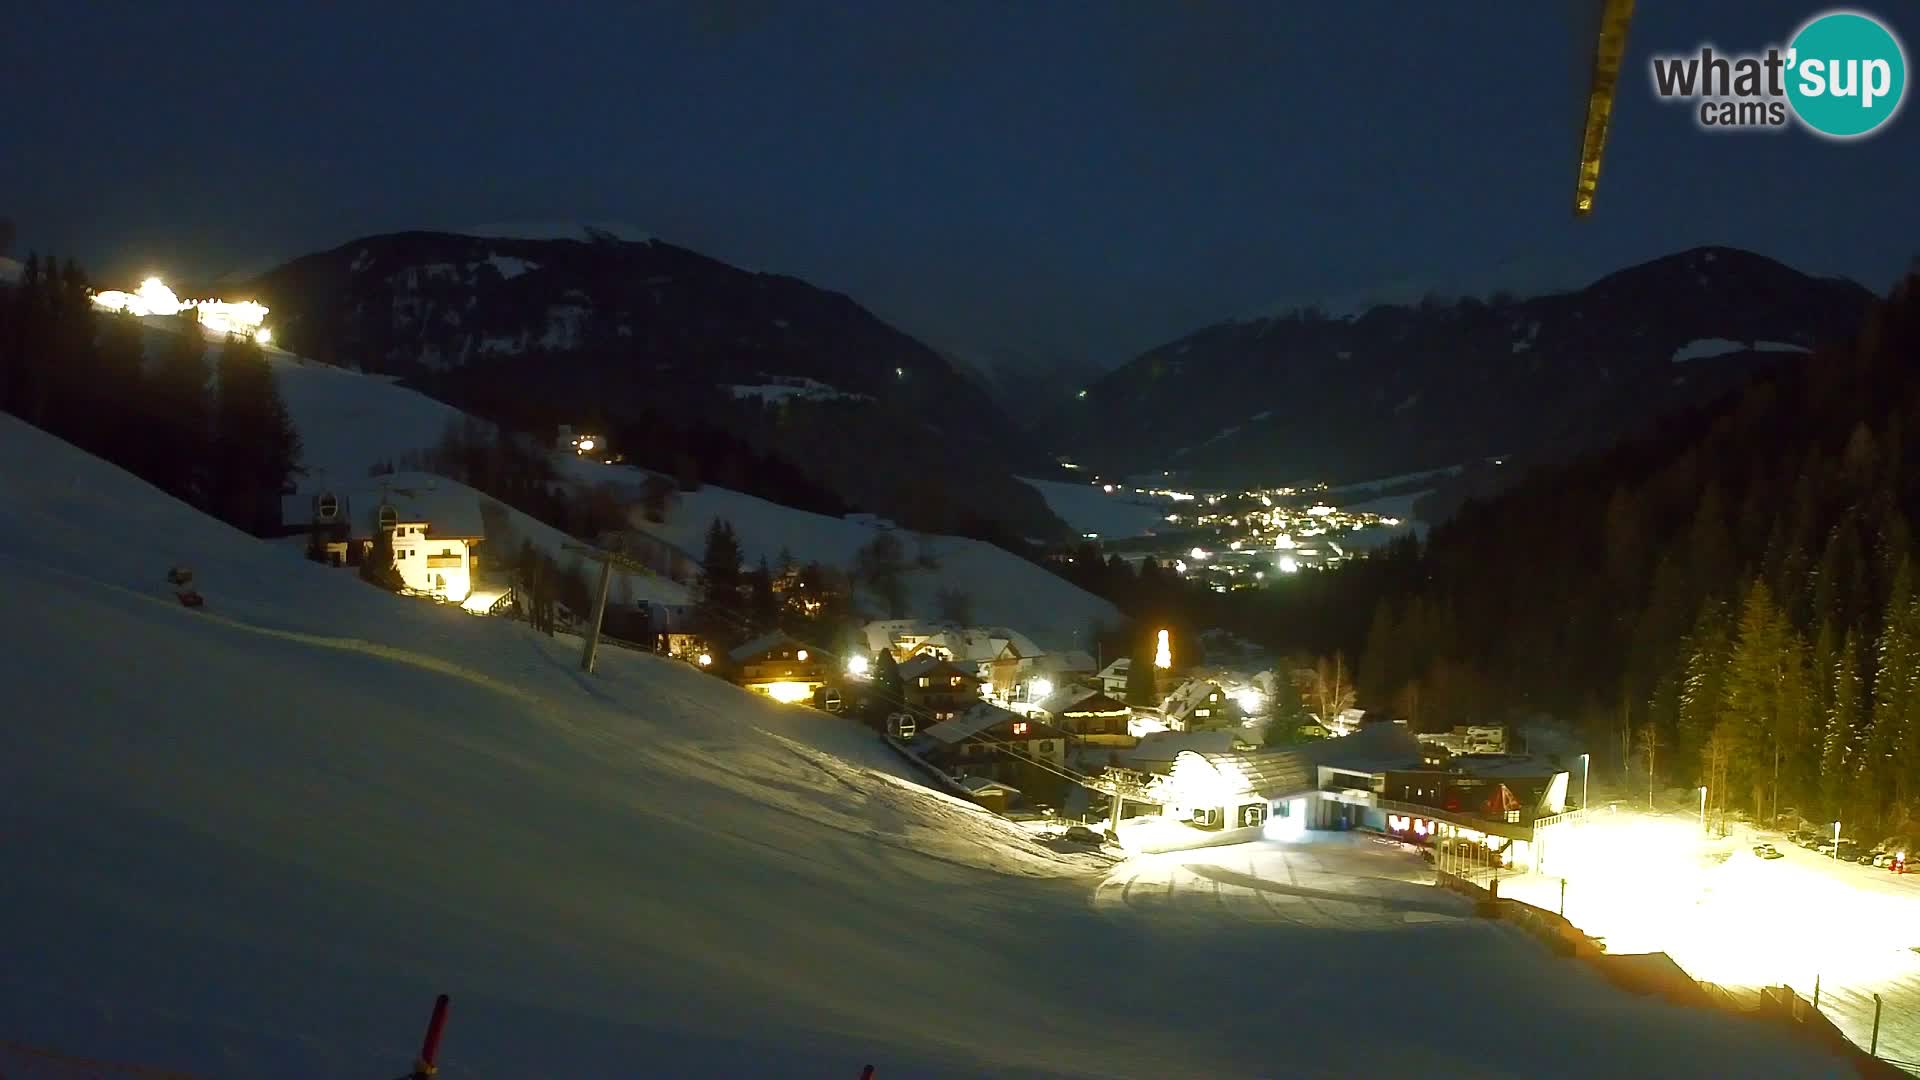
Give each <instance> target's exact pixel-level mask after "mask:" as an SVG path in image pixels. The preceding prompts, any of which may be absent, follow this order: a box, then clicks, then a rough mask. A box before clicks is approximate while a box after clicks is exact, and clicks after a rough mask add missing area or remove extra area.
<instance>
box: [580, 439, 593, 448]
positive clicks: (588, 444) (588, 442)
mask: <svg viewBox="0 0 1920 1080" xmlns="http://www.w3.org/2000/svg"><path fill="white" fill-rule="evenodd" d="M580 449H582V450H591V449H593V440H592V439H581V440H580Z"/></svg>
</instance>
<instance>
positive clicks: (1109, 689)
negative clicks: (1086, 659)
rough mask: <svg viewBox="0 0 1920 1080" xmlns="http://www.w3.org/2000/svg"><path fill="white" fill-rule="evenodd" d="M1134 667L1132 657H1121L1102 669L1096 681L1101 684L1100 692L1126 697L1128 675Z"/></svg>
mask: <svg viewBox="0 0 1920 1080" xmlns="http://www.w3.org/2000/svg"><path fill="white" fill-rule="evenodd" d="M1132 669H1133V660H1132V659H1131V658H1130V657H1125V656H1123V657H1121V658H1120V659H1118V660H1115V661H1114V662H1113V663H1111V664H1108V665H1107V666H1106V667H1103V668H1101V669H1100V672H1099V674H1097V675H1095V676H1094V677H1093V678H1094V681H1095V682H1096V683H1098V684H1099V686H1100V692H1101V693H1103V694H1105V695H1107V696H1108V697H1111V698H1121V699H1123V700H1124V699H1125V698H1126V696H1127V677H1128V675H1129V673H1130V672H1131V671H1132Z"/></svg>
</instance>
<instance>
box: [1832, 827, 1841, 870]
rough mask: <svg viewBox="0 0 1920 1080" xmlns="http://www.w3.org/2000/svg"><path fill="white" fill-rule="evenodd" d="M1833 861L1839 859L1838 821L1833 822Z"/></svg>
mask: <svg viewBox="0 0 1920 1080" xmlns="http://www.w3.org/2000/svg"><path fill="white" fill-rule="evenodd" d="M1833 861H1834V862H1839V861H1840V823H1839V822H1837V821H1836V822H1834V823H1833Z"/></svg>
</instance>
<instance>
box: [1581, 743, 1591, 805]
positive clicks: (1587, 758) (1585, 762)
mask: <svg viewBox="0 0 1920 1080" xmlns="http://www.w3.org/2000/svg"><path fill="white" fill-rule="evenodd" d="M1592 766H1593V755H1592V754H1581V755H1580V809H1582V810H1585V809H1586V808H1587V796H1588V795H1589V794H1590V793H1591V791H1592V789H1591V788H1589V787H1588V786H1587V776H1588V774H1590V773H1592V772H1593V767H1592Z"/></svg>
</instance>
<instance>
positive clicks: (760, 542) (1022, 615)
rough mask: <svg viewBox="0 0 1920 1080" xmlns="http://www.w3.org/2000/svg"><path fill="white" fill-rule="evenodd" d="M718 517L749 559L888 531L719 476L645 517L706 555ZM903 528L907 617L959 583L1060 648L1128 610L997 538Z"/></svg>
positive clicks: (838, 552) (995, 622)
mask: <svg viewBox="0 0 1920 1080" xmlns="http://www.w3.org/2000/svg"><path fill="white" fill-rule="evenodd" d="M587 467H588V468H591V467H592V466H591V465H589V466H587ZM635 482H636V483H637V482H638V481H635ZM715 518H725V519H726V520H727V521H729V522H731V523H732V525H733V528H734V531H735V532H736V533H738V534H739V536H740V548H741V551H742V553H743V554H744V555H745V557H746V559H747V561H748V562H749V563H753V562H756V561H758V560H759V559H762V558H764V559H766V560H767V561H768V562H774V561H776V560H777V559H778V558H779V556H780V553H781V551H782V550H785V551H787V552H790V553H791V554H792V555H793V557H794V558H795V559H798V560H799V561H801V562H803V563H804V562H820V563H824V564H826V565H829V566H837V567H840V568H842V569H846V568H848V567H851V566H852V565H853V562H854V558H855V555H856V553H857V552H858V551H859V550H860V548H862V547H864V546H866V545H867V544H869V543H871V542H872V541H873V538H874V537H875V536H877V535H878V534H879V533H880V532H881V531H882V530H881V529H880V528H879V527H877V526H875V525H874V524H871V523H868V522H864V521H851V520H848V519H846V518H835V517H828V516H826V515H824V514H813V513H808V512H807V511H804V510H795V509H793V508H792V507H788V506H781V505H779V504H778V503H773V502H768V501H767V500H765V499H759V498H755V497H754V496H751V495H745V494H741V493H740V492H737V491H729V490H727V489H725V488H717V487H713V486H711V485H703V486H702V487H701V488H700V490H698V491H692V492H682V493H680V495H679V496H678V501H677V503H676V504H675V505H674V507H673V508H672V509H671V510H670V511H669V513H668V516H667V521H666V522H665V523H664V524H662V523H655V522H645V521H636V523H635V524H636V527H638V528H642V529H644V530H645V531H647V532H649V533H652V534H653V535H654V536H657V537H659V538H661V539H663V540H665V541H667V542H668V543H671V544H673V545H675V546H677V547H679V548H680V549H681V550H683V551H685V552H687V553H688V554H690V555H692V556H694V557H695V558H698V557H699V555H700V553H701V551H702V550H704V548H705V546H706V536H707V530H708V528H709V527H710V526H711V525H712V524H713V521H714V519H715ZM897 535H898V536H899V538H900V541H901V546H902V548H903V550H904V553H905V557H906V560H907V562H908V563H909V564H910V568H909V570H908V572H907V573H906V574H905V575H904V581H905V583H906V591H907V607H906V611H905V612H904V616H905V617H909V618H933V617H935V616H937V615H938V614H939V611H940V605H939V602H938V599H937V597H938V594H939V592H940V590H942V589H944V588H958V589H960V590H961V591H962V592H965V593H966V594H967V595H968V596H969V597H970V598H971V599H972V601H973V604H972V608H973V612H972V614H973V619H972V621H973V622H974V623H976V624H979V625H982V626H1007V627H1011V628H1013V629H1015V630H1018V631H1020V632H1021V633H1023V634H1026V635H1028V636H1029V637H1031V638H1033V639H1034V640H1035V641H1036V642H1038V643H1039V644H1040V645H1042V646H1044V647H1046V648H1048V649H1055V650H1061V649H1074V648H1079V649H1084V648H1086V647H1087V642H1088V633H1089V631H1090V629H1091V627H1092V624H1093V623H1094V622H1095V621H1096V620H1097V621H1099V622H1101V623H1103V624H1104V625H1106V626H1108V627H1113V626H1118V625H1120V624H1121V622H1122V621H1123V620H1122V616H1121V614H1120V612H1119V610H1118V609H1117V608H1115V607H1114V606H1113V605H1112V604H1110V603H1108V602H1107V601H1105V600H1102V599H1100V598H1099V597H1097V596H1094V595H1093V594H1092V593H1089V592H1086V591H1084V590H1082V589H1080V588H1078V587H1076V586H1074V585H1072V584H1070V583H1068V582H1067V581H1065V580H1064V579H1062V578H1059V577H1057V576H1055V575H1054V574H1052V573H1049V572H1048V571H1046V570H1044V569H1042V568H1041V567H1039V566H1036V565H1034V564H1033V563H1030V562H1028V561H1027V560H1025V559H1022V558H1020V557H1019V556H1017V555H1014V554H1012V553H1011V552H1008V551H1005V550H1003V549H1001V548H997V547H995V546H993V545H992V544H989V543H985V542H984V541H980V540H969V539H965V538H963V537H957V536H938V535H926V534H920V533H912V532H907V531H904V530H900V531H898V532H897ZM923 546H924V550H927V551H930V552H931V553H932V554H933V555H934V556H935V559H936V560H937V562H938V564H939V568H938V569H937V570H927V569H922V568H920V567H919V566H917V565H912V564H914V561H915V559H916V558H917V556H918V555H919V553H920V552H921V550H923ZM870 606H876V607H877V604H870Z"/></svg>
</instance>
